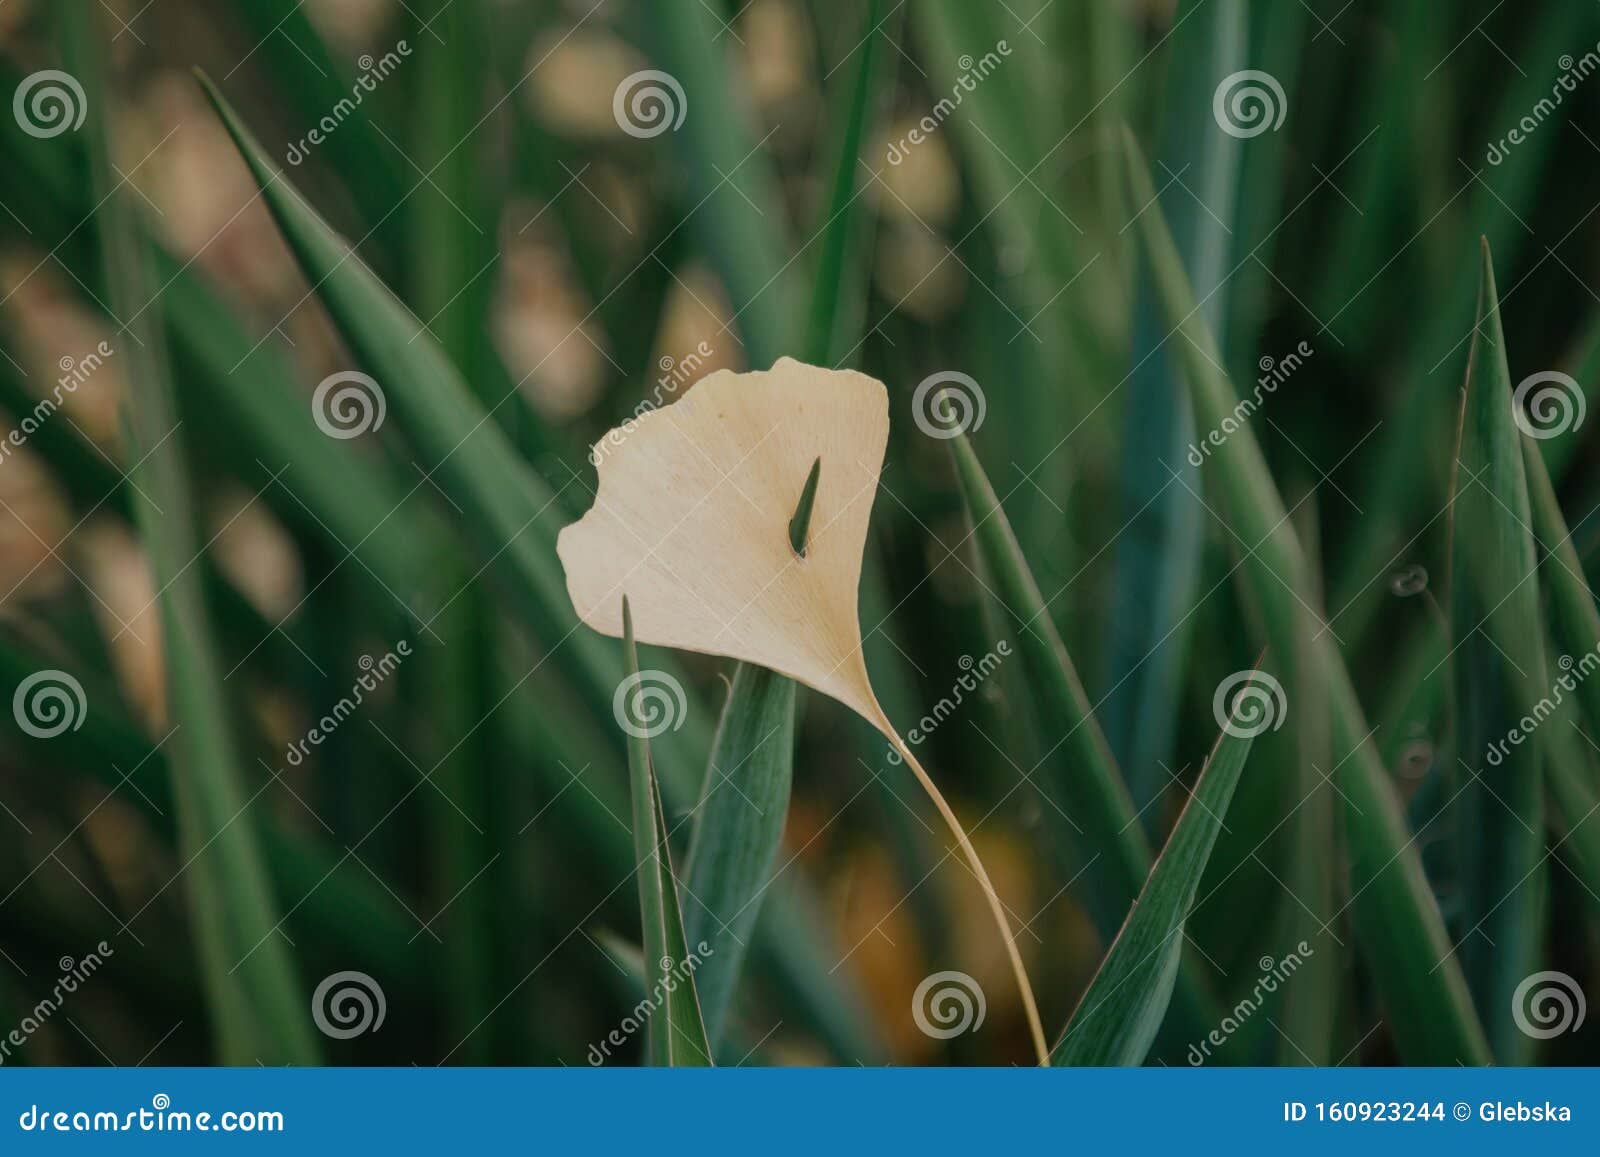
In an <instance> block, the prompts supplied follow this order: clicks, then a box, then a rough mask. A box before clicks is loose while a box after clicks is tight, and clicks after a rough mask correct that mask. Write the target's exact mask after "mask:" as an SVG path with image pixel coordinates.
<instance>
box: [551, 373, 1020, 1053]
mask: <svg viewBox="0 0 1600 1157" xmlns="http://www.w3.org/2000/svg"><path fill="white" fill-rule="evenodd" d="M888 436H889V406H888V394H887V391H885V389H884V387H883V383H882V382H879V381H876V380H875V379H873V378H869V377H867V376H865V375H864V374H858V373H854V372H852V371H848V370H826V369H819V368H817V367H815V366H808V365H802V364H801V363H799V362H796V361H793V360H791V359H789V358H783V359H781V360H779V361H778V363H777V364H776V365H774V366H773V368H772V369H771V370H769V371H765V372H753V373H744V374H735V373H731V372H728V371H721V372H718V373H715V374H711V375H710V376H708V377H706V378H704V379H702V380H701V381H700V382H699V383H698V384H697V385H696V386H695V387H694V388H693V389H691V390H690V391H689V392H688V393H687V394H686V395H685V396H684V397H682V398H680V399H679V400H677V401H675V402H673V403H672V404H671V405H668V406H664V407H661V408H660V409H656V410H651V411H649V412H647V413H645V414H643V415H641V416H639V417H637V418H635V419H632V420H630V421H629V422H628V423H627V424H626V425H624V426H621V427H618V428H617V429H615V430H613V431H611V433H609V434H608V435H607V436H606V437H605V438H603V439H601V440H600V442H598V443H596V446H595V455H594V457H595V462H596V464H597V466H598V468H599V476H600V484H599V489H598V492H597V493H596V495H595V501H594V506H593V507H592V508H591V509H590V510H589V511H588V513H586V514H585V515H584V516H583V518H581V519H580V520H579V521H578V522H576V523H574V524H573V525H571V526H568V527H566V528H564V529H563V530H562V532H561V536H560V538H559V540H558V541H557V544H556V549H557V553H558V554H559V555H560V556H561V563H562V566H563V567H564V568H565V569H566V575H567V590H568V593H569V594H570V595H571V597H572V602H573V605H574V606H575V607H576V608H577V612H578V616H579V617H580V618H581V619H582V620H583V621H584V622H585V623H587V624H588V625H589V626H591V627H593V628H594V629H595V630H597V631H600V632H602V633H603V634H607V635H612V636H616V637H620V636H621V635H622V599H623V596H624V595H627V597H628V602H629V605H630V606H631V608H632V612H633V626H634V635H635V637H636V638H637V639H638V641H639V642H641V643H651V644H655V645H659V646H667V647H678V648H682V649H684V650H690V651H701V652H705V653H707V654H712V655H724V656H727V657H729V658H732V659H739V660H743V661H745V662H748V663H754V664H757V665H759V666H763V667H767V668H770V669H771V670H774V671H777V672H779V673H781V674H784V675H787V676H789V677H790V678H792V679H795V680H798V681H799V682H801V683H804V684H805V685H806V686H808V687H812V688H814V689H815V690H817V691H820V692H822V693H823V694H824V695H828V696H831V697H832V698H834V699H837V700H838V701H839V702H841V703H843V704H844V705H845V706H847V707H849V708H851V709H852V710H853V711H855V712H857V713H858V714H860V715H861V716H862V717H863V718H864V719H866V720H867V721H868V722H869V723H871V724H872V725H873V726H874V727H876V728H877V729H878V730H880V731H881V732H882V733H883V734H884V736H885V737H886V738H887V739H888V740H889V742H890V743H891V744H892V745H893V746H894V748H895V750H896V751H898V752H899V753H900V756H901V757H902V758H903V759H904V760H905V762H906V764H907V766H909V767H910V768H911V770H912V772H913V774H915V775H916V777H917V779H918V780H919V781H920V782H921V783H922V785H923V787H924V789H925V790H926V791H927V792H928V794H929V796H930V797H931V798H932V800H933V802H934V804H935V806H936V807H937V808H938V809H939V811H940V813H941V815H943V816H944V818H945V821H946V822H947V823H948V824H949V825H950V828H951V831H952V832H953V833H954V835H955V838H956V842H957V843H958V844H959V845H960V847H961V851H962V853H963V855H964V856H965V857H966V859H967V861H968V863H969V864H970V865H971V866H972V870H973V873H974V874H975V876H976V877H977V879H978V882H979V884H980V885H981V887H982V888H983V891H984V894H985V897H986V899H987V900H988V902H989V906H990V908H991V909H992V910H993V912H994V916H995V920H996V922H997V923H998V924H999V926H1000V930H1001V932H1002V935H1003V936H1004V939H1005V943H1006V950H1007V953H1008V954H1009V956H1010V959H1011V963H1012V967H1013V969H1014V971H1015V972H1016V974H1017V981H1018V984H1019V986H1020V988H1021V990H1022V997H1023V1007H1024V1009H1025V1011H1026V1013H1027V1016H1028V1023H1029V1028H1030V1030H1031V1033H1032V1036H1033V1039H1034V1045H1035V1049H1036V1051H1037V1052H1038V1054H1039V1056H1040V1061H1041V1063H1047V1060H1046V1058H1047V1057H1048V1051H1047V1049H1046V1046H1045V1041H1044V1032H1043V1029H1042V1028H1041V1026H1040V1024H1039V1015H1038V1011H1037V1008H1036V1006H1035V1003H1034V999H1033V993H1032V991H1031V989H1030V987H1029V985H1028V980H1027V975H1026V973H1025V972H1024V970H1023V967H1022V960H1021V956H1020V954H1019V953H1018V951H1017V947H1016V943H1015V939H1014V938H1013V936H1012V934H1011V930H1010V925H1009V923H1008V922H1007V920H1006V917H1005V913H1004V909H1003V908H1002V906H1001V904H1000V900H999V897H998V896H997V895H996V893H995V891H994V886H993V885H992V884H991V883H990V881H989V876H988V873H987V872H985V871H984V868H983V865H982V863H981V862H980V861H979V859H978V856H977V853H976V852H975V851H974V850H973V848H972V844H971V841H970V840H968V838H967V835H966V832H965V831H964V830H963V829H962V827H961V824H960V822H959V821H958V820H957V819H956V816H955V813H954V812H953V811H952V810H951V809H950V806H949V804H948V803H947V802H946V801H945V799H944V797H943V795H941V794H940V792H939V790H938V788H937V787H935V786H934V784H933V781H932V780H931V779H930V778H929V777H928V775H927V772H926V771H925V770H924V769H923V767H922V765H921V764H920V763H919V762H918V761H917V759H916V758H915V756H913V755H912V753H911V751H910V750H909V748H908V747H907V746H906V744H905V742H904V741H903V740H902V739H901V738H900V735H899V733H898V732H897V731H896V730H895V729H894V726H893V725H892V724H891V723H890V722H889V720H888V718H887V716H885V714H884V712H883V708H882V707H880V706H879V705H878V699H877V696H876V695H875V694H873V691H872V685H871V683H870V682H869V680H868V678H867V668H866V662H865V660H864V658H863V655H862V648H861V627H860V622H859V620H858V618H857V611H856V595H857V589H858V587H859V585H860V581H861V560H862V554H863V551H864V549H865V546H866V540H867V524H868V522H869V519H870V516H871V512H872V502H873V498H874V497H875V495H876V493H877V488H878V476H879V473H880V472H881V470H882V467H883V455H884V449H885V446H886V445H887V442H888ZM818 463H820V468H819V467H818ZM814 470H815V471H816V480H815V482H814V486H815V490H814V494H813V495H812V508H811V512H810V518H809V523H808V525H807V526H806V527H805V528H804V549H803V551H802V550H796V548H795V545H794V544H793V543H792V542H791V525H790V524H791V520H792V519H794V516H795V513H796V505H797V503H800V502H801V496H802V494H805V493H809V492H810V489H811V488H810V486H808V479H809V478H810V477H811V475H812V473H813V471H814ZM800 521H802V522H804V521H805V519H804V518H803V517H802V518H801V519H800Z"/></svg>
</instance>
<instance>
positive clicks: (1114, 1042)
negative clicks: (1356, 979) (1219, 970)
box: [1050, 688, 1252, 1065]
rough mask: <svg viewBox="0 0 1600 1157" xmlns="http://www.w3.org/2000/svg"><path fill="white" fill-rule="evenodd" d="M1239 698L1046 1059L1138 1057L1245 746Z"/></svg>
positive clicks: (1170, 979)
mask: <svg viewBox="0 0 1600 1157" xmlns="http://www.w3.org/2000/svg"><path fill="white" fill-rule="evenodd" d="M1243 690H1245V688H1241V692H1242V691H1243ZM1242 702H1243V700H1242V698H1241V697H1235V699H1234V702H1233V706H1232V710H1233V712H1234V713H1233V714H1232V715H1230V718H1229V726H1228V727H1226V728H1225V729H1224V731H1223V734H1222V735H1221V736H1220V737H1219V738H1218V739H1217V744H1216V746H1215V747H1213V748H1212V750H1211V755H1210V756H1209V757H1208V758H1207V760H1206V765H1205V767H1204V768H1203V769H1202V770H1201V772H1200V778H1199V780H1198V781H1197V782H1196V784H1195V787H1194V791H1193V793H1192V794H1191V795H1190V797H1189V801H1188V803H1187V804H1185V805H1184V809H1183V814H1182V815H1180V816H1179V817H1178V822H1177V824H1176V825H1175V826H1174V827H1173V829H1172V835H1171V836H1170V837H1169V838H1168V840H1167V846H1166V847H1165V848H1163V849H1162V851H1161V855H1160V857H1158V858H1157V860H1156V862H1155V866H1154V867H1153V868H1152V869H1151V870H1150V877H1149V879H1147V880H1146V881H1145V884H1144V887H1143V888H1142V889H1140V891H1139V902H1138V903H1137V904H1135V905H1134V907H1133V911H1132V912H1130V913H1129V914H1128V919H1127V921H1126V923H1124V924H1123V926H1122V930H1121V931H1120V932H1118V933H1117V938H1116V940H1115V941H1114V942H1113V943H1112V945H1111V950H1110V951H1109V952H1108V953H1107V954H1106V958H1105V960H1104V961H1103V962H1102V963H1101V965H1100V971H1099V972H1097V973H1095V978H1094V980H1093V981H1091V982H1090V984H1089V988H1088V990H1087V991H1085V992H1084V994H1083V998H1082V999H1081V1000H1080V1001H1079V1002H1078V1007H1077V1009H1076V1010H1075V1011H1074V1012H1073V1014H1072V1019H1071V1020H1069V1021H1068V1022H1067V1029H1066V1032H1065V1033H1064V1034H1063V1035H1062V1037H1061V1039H1060V1041H1058V1042H1057V1043H1056V1046H1055V1048H1054V1049H1053V1050H1052V1051H1051V1054H1050V1060H1051V1063H1052V1064H1057V1065H1140V1064H1143V1063H1144V1059H1145V1056H1146V1055H1147V1054H1148V1053H1149V1051H1150V1045H1151V1043H1152V1042H1153V1041H1154V1040H1155V1038H1156V1032H1157V1031H1158V1030H1159V1029H1160V1027H1161V1021H1162V1018H1163V1017H1164V1016H1165V1015H1166V1011H1167V1003H1168V1001H1170V1000H1171V999H1172V988H1173V984H1174V982H1175V981H1176V980H1177V977H1178V963H1179V961H1180V960H1181V959H1182V956H1183V923H1184V920H1185V919H1186V918H1187V917H1188V915H1189V909H1190V908H1192V907H1193V906H1194V898H1195V894H1196V892H1197V891H1198V890H1199V887H1200V879H1201V877H1202V876H1203V875H1204V874H1205V868H1206V861H1207V860H1208V859H1209V858H1210V856H1211V848H1212V846H1213V845H1215V843H1216V842H1217V833H1218V832H1219V831H1221V830H1222V825H1223V818H1224V817H1225V816H1226V815H1227V814H1228V804H1229V802H1230V801H1231V800H1232V799H1233V791H1234V788H1235V787H1236V786H1237V785H1238V783H1239V775H1240V773H1241V772H1242V771H1243V770H1244V762H1245V757H1246V756H1248V755H1249V754H1250V744H1251V742H1252V738H1251V737H1252V732H1250V730H1249V729H1248V728H1245V727H1242V726H1238V725H1237V722H1236V721H1237V720H1238V715H1237V710H1238V708H1239V706H1240V704H1241V703H1242Z"/></svg>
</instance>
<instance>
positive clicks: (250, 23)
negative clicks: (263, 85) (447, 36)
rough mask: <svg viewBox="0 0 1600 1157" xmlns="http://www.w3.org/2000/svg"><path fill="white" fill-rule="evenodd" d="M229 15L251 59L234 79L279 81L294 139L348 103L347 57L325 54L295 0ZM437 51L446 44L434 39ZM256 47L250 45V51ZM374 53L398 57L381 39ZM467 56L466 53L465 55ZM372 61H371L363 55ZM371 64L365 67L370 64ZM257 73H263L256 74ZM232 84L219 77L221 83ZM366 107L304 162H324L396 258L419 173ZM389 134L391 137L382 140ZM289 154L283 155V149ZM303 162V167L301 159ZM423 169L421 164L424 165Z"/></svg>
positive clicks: (421, 41) (417, 40) (426, 36)
mask: <svg viewBox="0 0 1600 1157" xmlns="http://www.w3.org/2000/svg"><path fill="white" fill-rule="evenodd" d="M228 14H229V16H230V17H232V18H233V19H234V20H237V21H238V22H239V24H240V25H241V31H242V33H243V35H244V37H245V38H246V39H245V42H244V43H245V47H247V48H251V51H250V53H249V55H248V56H245V57H244V59H242V60H239V72H238V73H237V74H236V76H237V79H239V80H241V81H242V80H246V79H254V78H255V77H257V76H259V75H261V74H262V73H264V74H265V75H266V76H267V77H270V78H271V79H273V80H275V81H278V82H279V83H277V84H276V85H274V86H273V88H272V92H273V93H274V94H276V95H281V96H282V97H283V98H284V100H285V102H286V104H287V106H288V107H287V109H286V110H285V117H284V123H285V127H286V128H287V129H288V130H289V136H290V138H291V139H295V138H301V137H303V136H304V134H305V133H307V132H309V131H310V130H311V129H312V128H314V127H315V126H316V125H317V124H318V123H319V122H320V121H321V120H322V118H323V117H324V116H326V115H327V112H328V110H329V109H331V108H337V107H340V102H341V101H348V100H349V99H350V93H351V91H352V90H353V89H354V88H355V85H354V84H353V81H354V76H353V75H352V69H351V68H350V66H349V65H348V64H346V63H345V60H347V59H349V58H344V59H335V56H334V54H333V53H331V52H329V50H328V42H327V41H326V40H325V39H324V37H323V35H322V33H321V32H320V31H319V30H318V22H317V21H316V20H314V19H312V14H311V13H310V12H309V11H308V10H307V9H306V6H305V5H304V4H303V3H299V2H297V0H255V2H253V3H250V4H239V5H235V6H234V7H232V8H231V9H229V13H228ZM443 34H444V32H443V29H442V28H440V27H437V26H435V28H434V31H433V33H431V34H430V33H429V32H427V31H422V32H421V34H420V35H418V34H417V32H415V31H412V32H410V33H408V35H407V36H405V37H402V39H404V40H405V41H406V45H405V51H406V53H407V54H408V55H410V54H413V53H417V52H420V51H422V50H423V49H425V48H426V46H427V41H429V40H432V39H433V37H434V36H439V37H443ZM433 43H434V45H435V47H441V48H442V47H443V45H441V44H440V43H439V41H438V40H433ZM251 46H253V47H251ZM374 51H375V53H376V55H379V56H382V55H384V54H385V53H390V52H392V53H395V54H396V56H397V57H398V58H399V59H402V60H404V59H405V58H404V57H399V56H398V53H399V49H398V45H396V44H395V43H394V41H393V40H386V41H385V42H384V43H383V44H382V45H381V47H377V46H375V49H374ZM463 58H465V54H463ZM368 60H369V61H370V60H371V57H369V58H368ZM369 67H370V66H369ZM256 70H260V71H259V72H258V71H256ZM233 79H235V77H234V76H228V77H224V78H223V81H224V83H227V82H228V81H229V80H233ZM361 103H362V105H363V107H361V108H359V109H355V110H352V113H353V115H350V116H347V117H344V118H342V119H341V120H340V123H339V131H338V132H336V133H327V134H324V135H323V137H322V140H321V142H320V143H319V144H317V145H316V146H315V154H314V158H313V157H308V158H307V160H311V161H312V163H313V164H316V163H321V164H325V165H326V166H327V168H328V170H329V171H330V172H333V173H337V174H338V177H339V184H340V186H341V187H342V188H343V189H345V190H346V192H347V194H348V196H349V197H350V198H351V200H353V201H354V203H355V209H356V212H357V213H358V214H359V216H360V222H361V225H362V227H363V232H365V230H366V229H372V230H374V231H375V236H376V237H378V238H379V239H380V240H381V241H382V243H383V245H384V247H385V249H386V250H387V251H388V252H389V253H390V254H391V255H394V254H396V253H397V251H398V249H399V247H400V245H401V244H402V242H403V235H402V232H401V231H402V228H403V226H404V217H403V214H400V213H396V212H395V211H394V209H395V207H396V206H397V205H400V204H401V203H402V202H404V201H405V200H406V190H407V189H410V188H411V187H412V186H413V185H416V184H419V183H420V182H419V181H418V173H417V171H416V170H415V169H412V168H411V166H410V165H409V164H408V163H407V161H406V159H405V157H404V156H403V155H402V153H401V151H400V150H401V148H403V147H406V146H405V142H404V141H402V140H401V139H400V137H399V135H398V133H397V132H396V131H395V130H394V129H393V128H392V127H391V128H390V129H389V130H383V129H381V128H380V127H378V126H377V124H376V116H377V108H376V107H374V106H375V105H376V104H377V103H378V102H377V101H373V102H372V103H371V104H369V103H368V102H366V101H363V102H361ZM385 131H387V133H388V135H389V137H390V139H389V140H387V141H386V140H384V133H385ZM286 151H287V150H286ZM299 163H304V162H299ZM425 167H426V166H424V168H425Z"/></svg>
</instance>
